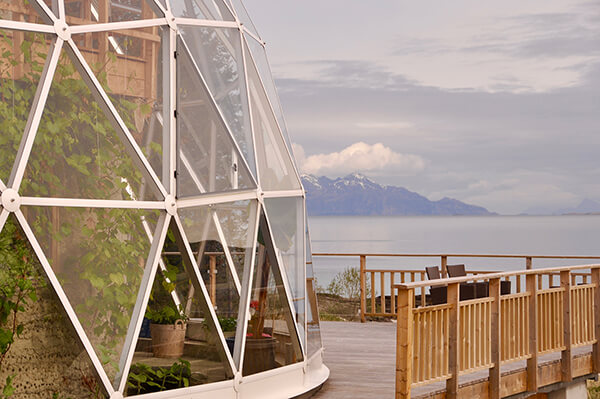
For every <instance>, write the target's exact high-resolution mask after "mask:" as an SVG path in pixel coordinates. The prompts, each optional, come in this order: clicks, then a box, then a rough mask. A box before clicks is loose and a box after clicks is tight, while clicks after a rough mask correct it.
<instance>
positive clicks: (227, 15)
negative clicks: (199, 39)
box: [171, 0, 235, 21]
mask: <svg viewBox="0 0 600 399" xmlns="http://www.w3.org/2000/svg"><path fill="white" fill-rule="evenodd" d="M171 12H172V13H173V15H175V16H176V17H183V18H198V19H211V20H217V21H235V19H234V18H233V15H232V14H231V11H229V8H228V7H227V6H226V5H225V3H224V2H223V0H171Z"/></svg>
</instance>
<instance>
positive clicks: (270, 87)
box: [244, 35, 294, 161]
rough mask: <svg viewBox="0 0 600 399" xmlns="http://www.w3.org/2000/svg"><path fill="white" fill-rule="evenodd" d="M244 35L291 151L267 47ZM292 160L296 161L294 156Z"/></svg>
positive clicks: (290, 143)
mask: <svg viewBox="0 0 600 399" xmlns="http://www.w3.org/2000/svg"><path fill="white" fill-rule="evenodd" d="M244 37H245V38H246V43H248V47H249V48H250V53H251V54H252V58H253V60H254V64H255V67H256V69H257V70H258V73H259V75H260V78H261V79H262V82H263V85H264V86H265V89H266V91H267V97H268V98H269V101H270V102H271V106H272V107H273V111H274V112H275V117H276V118H277V123H278V124H279V128H280V129H281V131H282V133H283V138H284V140H285V143H286V145H287V147H288V149H289V150H290V152H291V151H292V142H291V141H290V137H289V134H288V131H287V126H286V124H285V119H284V118H283V110H282V108H281V102H280V101H279V96H278V95H277V89H276V88H275V81H274V80H273V74H272V73H271V67H270V66H269V60H268V59H267V53H266V51H265V48H264V47H263V45H262V44H260V43H259V42H257V41H256V40H254V38H253V37H251V36H248V35H246V36H244ZM292 161H294V159H293V158H292Z"/></svg>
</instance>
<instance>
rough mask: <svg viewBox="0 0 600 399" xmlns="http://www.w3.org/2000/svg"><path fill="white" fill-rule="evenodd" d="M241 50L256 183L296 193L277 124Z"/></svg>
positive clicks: (295, 178)
mask: <svg viewBox="0 0 600 399" xmlns="http://www.w3.org/2000/svg"><path fill="white" fill-rule="evenodd" d="M244 51H245V52H246V69H247V71H248V91H249V93H250V109H251V110H252V123H253V130H254V138H255V140H256V156H257V158H258V159H257V163H258V180H259V182H260V185H261V186H262V189H263V190H264V191H268V190H274V191H279V190H298V189H300V187H301V186H300V181H299V180H298V176H297V175H296V171H295V169H294V163H293V162H292V159H291V157H290V153H289V152H288V150H287V148H286V145H285V142H284V140H283V136H282V135H281V131H280V130H279V127H278V125H277V119H276V118H275V115H274V114H273V110H272V108H271V105H270V104H269V100H268V98H267V94H266V92H265V90H264V88H263V85H262V82H261V80H260V77H259V75H258V71H257V70H256V68H255V67H254V63H253V62H252V58H250V52H249V51H248V48H247V47H246V45H244Z"/></svg>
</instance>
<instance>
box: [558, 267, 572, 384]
mask: <svg viewBox="0 0 600 399" xmlns="http://www.w3.org/2000/svg"><path fill="white" fill-rule="evenodd" d="M560 286H561V287H562V288H563V289H564V291H563V314H562V317H563V331H564V333H563V337H564V338H563V339H564V345H565V349H564V350H563V351H562V353H561V360H560V363H561V371H562V380H563V381H571V380H572V379H573V367H572V364H571V272H569V271H568V270H566V271H562V272H560Z"/></svg>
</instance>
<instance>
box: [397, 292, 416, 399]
mask: <svg viewBox="0 0 600 399" xmlns="http://www.w3.org/2000/svg"><path fill="white" fill-rule="evenodd" d="M414 302H415V290H414V289H406V288H401V289H400V290H398V306H397V307H396V308H397V310H398V313H397V316H396V320H397V322H396V399H410V387H411V384H412V364H413V320H414V318H413V308H414Z"/></svg>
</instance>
